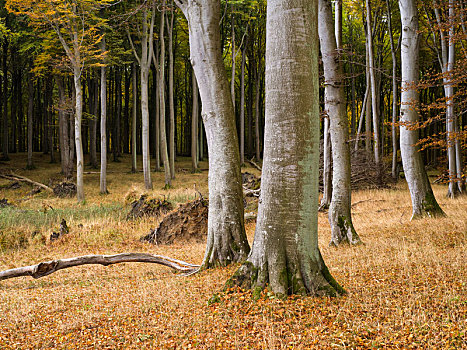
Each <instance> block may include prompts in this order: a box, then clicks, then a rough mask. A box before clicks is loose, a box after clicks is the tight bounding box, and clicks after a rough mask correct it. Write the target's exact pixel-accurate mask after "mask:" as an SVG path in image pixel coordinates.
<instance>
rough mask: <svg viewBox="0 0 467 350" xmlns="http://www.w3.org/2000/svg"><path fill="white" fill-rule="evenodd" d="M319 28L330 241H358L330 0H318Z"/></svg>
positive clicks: (344, 108)
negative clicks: (327, 138)
mask: <svg viewBox="0 0 467 350" xmlns="http://www.w3.org/2000/svg"><path fill="white" fill-rule="evenodd" d="M318 28H319V39H320V44H321V56H322V60H323V66H324V86H325V92H324V108H325V110H326V113H327V114H328V117H329V124H330V125H329V129H330V134H331V143H332V145H331V149H332V159H333V172H332V198H331V205H330V208H329V213H328V215H329V224H330V225H331V244H333V245H335V246H338V245H340V244H341V243H350V244H357V243H360V238H359V237H358V234H357V232H356V231H355V228H354V226H353V224H352V215H351V208H350V205H351V188H350V146H349V127H348V119H347V106H346V98H345V91H344V71H343V68H342V64H341V62H340V60H339V52H338V50H337V44H336V43H337V42H336V37H335V34H334V27H333V18H332V4H331V1H330V0H319V11H318Z"/></svg>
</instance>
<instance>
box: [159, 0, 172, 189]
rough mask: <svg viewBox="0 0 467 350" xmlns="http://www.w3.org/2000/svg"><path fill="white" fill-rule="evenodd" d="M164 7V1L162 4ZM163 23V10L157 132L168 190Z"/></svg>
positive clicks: (168, 171)
mask: <svg viewBox="0 0 467 350" xmlns="http://www.w3.org/2000/svg"><path fill="white" fill-rule="evenodd" d="M162 6H163V7H164V6H165V0H164V1H163V3H162ZM164 22H165V10H163V11H162V12H161V26H160V32H159V39H160V43H161V55H160V60H159V71H160V75H159V104H160V108H159V109H160V114H159V131H160V135H161V136H160V137H161V138H160V142H161V144H160V151H161V156H162V163H163V164H164V175H165V187H166V188H170V187H171V186H172V176H171V174H170V162H169V153H168V150H167V130H166V127H165V39H164V28H165V26H164Z"/></svg>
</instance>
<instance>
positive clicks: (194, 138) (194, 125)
mask: <svg viewBox="0 0 467 350" xmlns="http://www.w3.org/2000/svg"><path fill="white" fill-rule="evenodd" d="M192 93H193V102H192V113H191V171H192V172H193V173H195V172H197V171H199V169H198V156H199V152H198V115H199V108H198V83H197V82H196V75H195V72H194V71H193V76H192Z"/></svg>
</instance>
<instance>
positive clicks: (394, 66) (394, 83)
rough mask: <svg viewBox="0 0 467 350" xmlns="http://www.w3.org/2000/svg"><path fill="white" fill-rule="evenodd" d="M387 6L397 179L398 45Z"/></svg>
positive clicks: (387, 1)
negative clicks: (395, 42)
mask: <svg viewBox="0 0 467 350" xmlns="http://www.w3.org/2000/svg"><path fill="white" fill-rule="evenodd" d="M386 7H387V16H388V31H389V39H390V42H391V56H392V125H391V134H392V167H391V175H392V178H393V179H395V180H397V178H398V177H399V174H396V171H397V170H396V169H397V133H396V122H397V102H398V99H397V92H398V89H397V54H396V47H395V45H394V36H393V33H392V18H391V17H392V16H391V7H390V5H389V0H386Z"/></svg>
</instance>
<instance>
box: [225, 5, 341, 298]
mask: <svg viewBox="0 0 467 350" xmlns="http://www.w3.org/2000/svg"><path fill="white" fill-rule="evenodd" d="M317 3H318V2H317V1H316V0H312V1H310V0H308V1H303V0H269V1H268V6H267V24H266V31H267V35H266V127H265V132H264V139H265V142H264V145H265V146H264V162H263V171H262V178H261V179H262V181H261V201H260V204H259V209H258V221H257V225H256V232H255V238H254V242H253V249H252V251H251V253H250V255H249V257H248V259H247V261H246V262H245V263H244V264H243V265H242V266H241V267H240V268H239V269H238V270H237V272H236V273H235V275H234V276H233V277H232V279H231V280H230V281H229V282H228V284H227V286H229V285H231V284H234V285H240V286H241V287H246V288H252V289H254V290H255V294H257V295H259V293H258V292H259V291H260V290H262V289H263V288H266V286H268V287H269V288H270V289H271V290H272V291H273V292H274V293H277V294H281V295H287V294H313V295H335V294H337V293H341V292H343V290H342V288H341V287H340V286H339V285H338V284H337V282H336V281H335V280H334V278H333V277H332V276H331V274H330V273H329V271H328V269H327V267H326V265H325V263H324V261H323V258H322V256H321V253H320V251H319V248H318V225H317V223H318V213H317V209H318V208H317V206H316V202H317V200H318V163H319V161H318V159H319V147H318V144H319V104H318V103H316V101H318V98H319V97H318V95H319V92H318V91H319V87H318V80H319V73H318V50H319V48H318V35H317V27H316V24H317V22H318V18H317V11H318V9H317V6H316V5H317Z"/></svg>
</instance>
